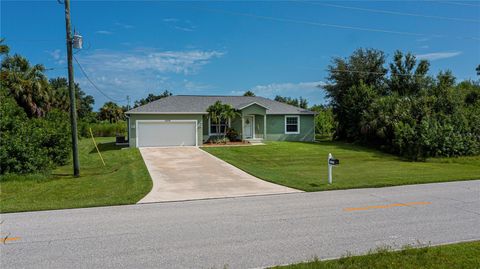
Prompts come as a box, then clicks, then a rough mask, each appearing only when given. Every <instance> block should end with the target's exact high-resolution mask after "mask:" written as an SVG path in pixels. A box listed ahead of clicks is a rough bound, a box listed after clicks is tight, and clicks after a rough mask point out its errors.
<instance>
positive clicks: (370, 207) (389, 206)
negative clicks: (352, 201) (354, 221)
mask: <svg viewBox="0 0 480 269" xmlns="http://www.w3.org/2000/svg"><path fill="white" fill-rule="evenodd" d="M429 204H431V202H410V203H402V204H400V203H396V204H389V205H372V206H366V207H347V208H344V209H343V211H348V212H350V211H361V210H370V209H379V208H391V207H400V206H412V205H429Z"/></svg>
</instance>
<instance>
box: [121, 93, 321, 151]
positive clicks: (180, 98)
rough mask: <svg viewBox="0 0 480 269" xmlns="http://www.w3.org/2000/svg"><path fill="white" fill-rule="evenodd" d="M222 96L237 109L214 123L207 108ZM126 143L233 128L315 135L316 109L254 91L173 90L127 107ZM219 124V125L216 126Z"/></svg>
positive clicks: (202, 138) (203, 136)
mask: <svg viewBox="0 0 480 269" xmlns="http://www.w3.org/2000/svg"><path fill="white" fill-rule="evenodd" d="M216 101H220V102H222V103H224V104H230V105H231V106H232V107H233V108H235V109H236V110H238V112H239V116H237V117H236V118H234V119H232V120H231V121H230V122H220V123H215V122H214V121H212V120H211V119H210V118H209V116H208V113H207V108H208V107H209V106H211V105H212V104H214V103H215V102H216ZM126 115H127V124H128V128H127V130H128V141H129V145H130V147H162V146H200V145H202V144H203V143H204V142H206V141H207V140H208V139H209V138H210V137H212V136H218V135H220V134H217V133H216V132H217V131H218V130H220V132H221V133H223V132H224V130H225V128H233V129H234V130H235V131H236V132H238V134H239V139H241V140H247V141H249V140H254V141H262V140H276V141H284V140H287V141H313V140H314V137H315V119H314V118H315V112H313V111H309V110H306V109H303V108H299V107H295V106H291V105H287V104H285V103H281V102H277V101H273V100H270V99H267V98H264V97H256V96H197V95H176V96H170V97H166V98H162V99H159V100H156V101H153V102H151V103H148V104H146V105H143V106H139V107H137V108H134V109H132V110H129V111H127V112H126ZM217 125H219V126H217Z"/></svg>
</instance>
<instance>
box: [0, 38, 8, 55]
mask: <svg viewBox="0 0 480 269" xmlns="http://www.w3.org/2000/svg"><path fill="white" fill-rule="evenodd" d="M4 41H5V38H0V55H6V54H8V53H9V52H10V48H9V47H8V46H7V45H5V44H3V42H4Z"/></svg>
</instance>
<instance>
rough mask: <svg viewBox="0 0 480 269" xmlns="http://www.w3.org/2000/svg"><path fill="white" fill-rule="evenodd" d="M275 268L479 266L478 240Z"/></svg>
mask: <svg viewBox="0 0 480 269" xmlns="http://www.w3.org/2000/svg"><path fill="white" fill-rule="evenodd" d="M274 268H277V269H327V268H328V269H337V268H338V269H340V268H342V269H347V268H349V269H353V268H359V269H360V268H369V269H389V268H391V269H397V268H402V269H417V268H419V269H420V268H425V269H426V268H428V269H433V268H438V269H440V268H443V269H451V268H465V269H467V268H472V269H477V268H480V241H476V242H469V243H459V244H451V245H444V246H438V247H427V248H417V249H414V248H405V249H403V250H400V251H389V250H388V249H383V250H377V251H375V252H372V253H370V254H367V255H364V256H352V257H344V258H341V259H337V260H329V261H318V260H314V261H311V262H305V263H299V264H293V265H288V266H279V267H274Z"/></svg>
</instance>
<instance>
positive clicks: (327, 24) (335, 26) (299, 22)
mask: <svg viewBox="0 0 480 269" xmlns="http://www.w3.org/2000/svg"><path fill="white" fill-rule="evenodd" d="M187 8H192V9H197V10H203V11H208V12H216V13H224V14H228V15H234V16H243V17H249V18H256V19H264V20H270V21H277V22H286V23H296V24H305V25H311V26H320V27H330V28H337V29H348V30H357V31H366V32H376V33H386V34H397V35H406V36H417V37H432V38H452V37H451V36H447V35H443V34H425V33H414V32H405V31H395V30H388V29H378V28H369V27H359V26H351V25H340V24H330V23H320V22H313V21H305V20H297V19H290V18H279V17H272V16H264V15H256V14H251V13H242V12H235V11H227V10H223V9H213V8H203V7H192V6H189V7H187ZM453 38H458V39H471V40H475V41H479V40H480V37H474V36H470V37H464V36H456V37H453Z"/></svg>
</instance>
